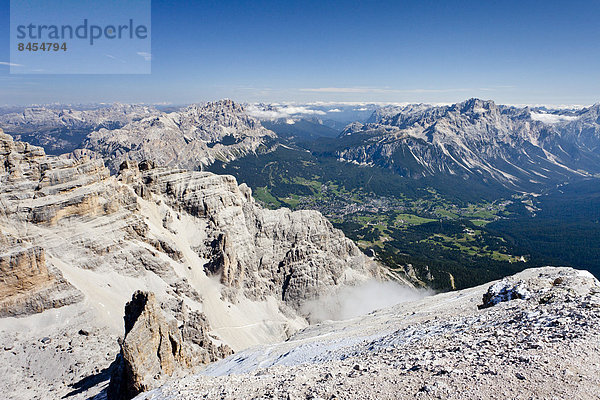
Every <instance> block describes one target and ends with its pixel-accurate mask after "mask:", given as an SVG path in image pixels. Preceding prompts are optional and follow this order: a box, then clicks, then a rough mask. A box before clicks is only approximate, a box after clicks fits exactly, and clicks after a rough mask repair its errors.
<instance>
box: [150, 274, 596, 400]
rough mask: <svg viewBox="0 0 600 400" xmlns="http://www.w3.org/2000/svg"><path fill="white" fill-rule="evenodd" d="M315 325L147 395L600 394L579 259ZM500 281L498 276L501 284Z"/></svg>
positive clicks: (592, 317)
mask: <svg viewBox="0 0 600 400" xmlns="http://www.w3.org/2000/svg"><path fill="white" fill-rule="evenodd" d="M503 284H504V285H505V286H506V287H507V288H510V287H513V286H514V287H518V288H520V289H524V290H522V292H523V293H527V294H528V297H527V298H525V299H514V300H510V301H504V302H500V303H498V304H496V305H494V306H491V307H489V308H484V309H481V310H480V309H478V307H477V305H479V304H481V299H482V296H483V294H484V293H485V292H486V290H487V288H488V287H489V286H490V284H488V285H484V286H480V287H477V288H473V289H467V290H464V291H460V292H453V293H445V294H441V295H437V296H432V297H429V298H425V299H423V300H419V301H416V302H411V303H406V304H401V305H398V306H396V307H392V308H389V309H385V310H381V311H378V312H375V313H372V314H370V315H367V316H365V317H359V318H355V319H352V320H349V321H339V322H330V323H324V324H320V325H316V326H312V327H309V328H307V329H306V330H304V331H302V332H300V333H298V334H297V335H295V336H293V337H292V338H291V339H290V340H288V341H287V342H284V343H281V344H278V345H272V346H261V347H256V348H252V349H248V350H246V351H243V352H240V353H238V354H234V355H233V356H231V357H229V358H227V359H225V360H222V361H220V362H217V363H215V364H212V365H211V366H209V367H208V368H207V369H206V370H205V371H204V372H203V373H202V374H200V375H193V376H187V377H184V378H182V379H178V380H173V381H171V382H169V383H168V384H166V385H164V386H163V387H161V388H159V389H157V390H154V391H151V392H149V393H146V394H142V395H140V396H139V397H138V398H139V399H147V400H166V399H413V398H423V399H436V398H440V399H600V284H599V283H598V281H597V280H595V279H594V278H593V277H591V275H589V274H588V273H582V272H581V271H575V270H572V269H568V268H542V269H533V270H527V271H524V272H523V273H520V274H517V275H515V276H514V277H511V278H508V279H507V280H506V281H503ZM496 289H497V287H496Z"/></svg>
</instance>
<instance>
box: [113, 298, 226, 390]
mask: <svg viewBox="0 0 600 400" xmlns="http://www.w3.org/2000/svg"><path fill="white" fill-rule="evenodd" d="M124 320H125V337H124V339H123V341H122V342H121V344H120V345H121V352H120V353H119V355H118V357H117V360H116V362H115V364H116V365H115V366H114V367H113V368H114V369H113V372H112V375H111V379H110V386H109V389H108V398H109V399H113V400H119V399H131V398H133V397H135V396H136V395H137V394H138V393H141V392H144V391H147V390H149V389H152V388H154V387H156V386H158V385H159V384H160V383H161V382H162V381H164V379H165V378H166V377H169V376H171V375H173V374H174V373H175V372H176V371H180V370H182V369H187V368H191V367H192V366H194V365H198V364H199V363H205V364H206V363H209V362H212V361H216V360H217V359H219V358H223V357H225V356H227V355H229V354H231V349H229V347H228V346H225V345H220V346H217V345H215V344H214V343H213V341H212V339H210V338H209V337H208V335H207V334H206V331H207V330H208V329H210V328H209V327H208V324H207V322H206V319H205V317H204V316H203V315H202V314H201V313H194V314H193V315H192V316H191V318H186V321H185V322H184V324H183V325H182V327H181V329H180V328H179V327H178V326H177V321H176V320H175V319H171V320H169V321H167V319H166V318H165V316H164V315H163V312H162V311H161V309H160V307H159V305H158V303H157V301H156V297H155V295H154V293H150V292H142V291H137V292H135V293H134V294H133V297H132V299H131V301H130V302H128V303H127V304H126V305H125V317H124ZM199 352H202V353H203V355H204V356H205V357H203V358H201V359H200V360H198V358H197V357H198V354H197V353H199Z"/></svg>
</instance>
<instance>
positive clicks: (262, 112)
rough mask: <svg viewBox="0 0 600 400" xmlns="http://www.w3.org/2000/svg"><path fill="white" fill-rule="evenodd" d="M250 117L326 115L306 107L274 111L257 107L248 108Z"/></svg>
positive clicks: (283, 108)
mask: <svg viewBox="0 0 600 400" xmlns="http://www.w3.org/2000/svg"><path fill="white" fill-rule="evenodd" d="M246 110H247V112H248V114H249V115H251V116H253V117H256V118H259V119H279V118H290V117H291V116H293V115H326V114H327V113H326V112H325V111H322V110H313V109H311V108H308V107H305V106H280V107H276V108H272V109H264V108H260V107H257V106H255V105H249V106H248V107H247V108H246Z"/></svg>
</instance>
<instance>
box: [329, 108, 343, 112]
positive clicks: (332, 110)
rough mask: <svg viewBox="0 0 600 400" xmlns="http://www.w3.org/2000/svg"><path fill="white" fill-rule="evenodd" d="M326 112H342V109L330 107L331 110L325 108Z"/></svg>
mask: <svg viewBox="0 0 600 400" xmlns="http://www.w3.org/2000/svg"><path fill="white" fill-rule="evenodd" d="M327 112H332V113H336V112H342V110H340V109H339V108H332V109H331V110H327Z"/></svg>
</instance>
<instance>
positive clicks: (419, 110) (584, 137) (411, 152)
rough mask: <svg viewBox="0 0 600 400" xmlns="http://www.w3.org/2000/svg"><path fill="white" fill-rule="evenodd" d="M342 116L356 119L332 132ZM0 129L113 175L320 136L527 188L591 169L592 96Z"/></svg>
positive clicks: (344, 157) (76, 121)
mask: <svg viewBox="0 0 600 400" xmlns="http://www.w3.org/2000/svg"><path fill="white" fill-rule="evenodd" d="M369 113H371V114H370V116H369V117H368V118H367V115H369ZM351 118H357V119H358V120H357V121H355V122H352V123H350V124H347V125H346V127H345V128H343V130H342V129H341V128H340V126H341V124H342V123H344V122H343V121H351V120H352V119H351ZM0 127H2V128H4V129H5V131H6V132H9V133H11V134H12V135H15V137H17V138H19V139H21V140H25V141H28V142H30V143H32V144H35V145H40V146H43V147H44V148H45V149H46V151H47V152H48V153H50V154H60V153H66V152H71V151H73V150H75V149H77V148H85V149H87V150H86V151H85V153H86V154H94V153H96V155H97V156H98V157H103V158H105V160H106V162H107V165H108V166H109V168H110V169H111V170H112V171H113V172H116V171H117V170H118V167H119V164H120V163H121V162H122V161H124V160H126V159H132V160H136V161H142V160H145V159H152V160H154V161H156V162H157V164H159V165H164V166H173V167H179V168H186V169H192V170H197V169H201V168H202V167H203V166H206V165H210V164H212V163H213V162H214V161H215V160H219V161H222V162H229V161H232V160H234V159H237V158H240V157H243V156H245V155H247V154H256V153H257V152H265V151H270V150H272V149H273V148H274V146H275V145H276V143H277V142H280V143H284V144H289V143H290V141H291V142H293V143H301V142H307V141H313V142H314V141H318V140H321V141H322V144H320V145H318V146H311V147H310V149H311V150H312V151H318V152H321V153H326V154H329V155H332V156H334V157H335V158H336V159H338V160H339V161H341V162H351V163H354V164H359V165H370V166H374V167H381V168H385V169H389V170H392V171H393V172H395V173H397V174H398V175H400V176H403V177H408V178H414V179H420V178H425V177H427V178H431V177H434V178H438V177H439V178H442V179H443V178H448V179H450V180H451V181H453V182H455V181H458V182H460V181H463V180H464V181H467V182H471V183H473V184H474V185H475V184H477V185H482V184H483V185H488V186H493V187H501V188H503V189H509V190H511V191H514V190H516V191H524V192H531V191H537V190H539V189H540V188H544V187H548V186H553V185H555V184H558V183H562V182H565V181H569V180H571V179H574V178H580V177H594V176H598V175H600V151H598V150H599V148H600V104H597V105H594V106H591V107H587V108H580V109H559V110H553V109H550V108H548V107H531V108H530V107H515V106H503V105H497V104H495V103H494V102H493V101H489V100H488V101H486V100H480V99H469V100H467V101H464V102H461V103H456V104H452V105H444V106H433V105H426V104H410V105H402V106H397V105H396V106H385V107H379V106H377V105H374V104H369V105H365V106H357V105H339V106H334V105H295V106H290V105H265V104H259V105H241V104H237V103H234V102H233V101H231V100H221V101H217V102H211V103H205V104H199V105H191V106H188V107H184V108H180V109H178V110H176V111H171V112H164V111H160V110H158V109H156V108H153V107H148V106H142V105H123V104H115V105H112V106H103V107H96V108H93V109H89V110H88V109H80V108H64V109H61V108H59V107H56V108H48V107H37V108H35V107H34V108H27V109H24V110H23V111H17V112H10V113H5V114H3V115H0ZM340 131H341V133H340V134H339V135H338V132H340ZM336 136H337V137H336Z"/></svg>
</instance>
